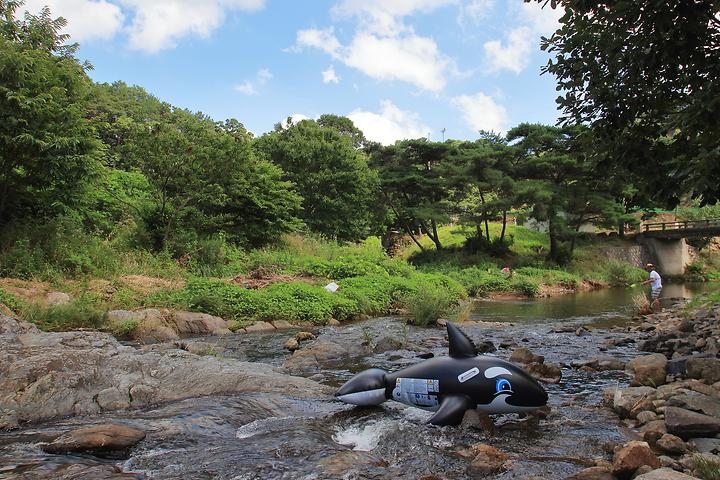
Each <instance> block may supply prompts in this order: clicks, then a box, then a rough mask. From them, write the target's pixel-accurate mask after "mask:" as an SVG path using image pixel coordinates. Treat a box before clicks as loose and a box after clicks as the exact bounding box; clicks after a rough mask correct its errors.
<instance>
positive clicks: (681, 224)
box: [643, 218, 720, 232]
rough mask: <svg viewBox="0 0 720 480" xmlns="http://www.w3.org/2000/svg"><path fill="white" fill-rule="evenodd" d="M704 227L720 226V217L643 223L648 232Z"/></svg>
mask: <svg viewBox="0 0 720 480" xmlns="http://www.w3.org/2000/svg"><path fill="white" fill-rule="evenodd" d="M704 228H720V218H709V219H705V220H679V221H676V222H662V223H646V224H644V225H643V230H644V231H646V232H662V231H665V230H691V229H704Z"/></svg>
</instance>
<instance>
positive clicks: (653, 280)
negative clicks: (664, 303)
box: [641, 263, 662, 310]
mask: <svg viewBox="0 0 720 480" xmlns="http://www.w3.org/2000/svg"><path fill="white" fill-rule="evenodd" d="M645 270H647V271H648V272H650V278H648V279H647V280H645V281H644V282H642V283H641V285H647V284H650V309H651V310H655V307H656V306H657V305H658V304H659V303H660V292H662V278H661V277H660V274H659V273H657V271H655V265H653V264H652V263H648V264H647V265H645Z"/></svg>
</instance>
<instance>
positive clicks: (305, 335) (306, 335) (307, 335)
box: [295, 332, 315, 342]
mask: <svg viewBox="0 0 720 480" xmlns="http://www.w3.org/2000/svg"><path fill="white" fill-rule="evenodd" d="M295 339H296V340H297V341H298V342H304V341H306V340H314V339H315V335H314V334H313V333H312V332H298V333H296V334H295Z"/></svg>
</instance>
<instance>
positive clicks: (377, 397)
mask: <svg viewBox="0 0 720 480" xmlns="http://www.w3.org/2000/svg"><path fill="white" fill-rule="evenodd" d="M385 375H387V372H385V370H380V369H379V368H370V369H368V370H363V371H362V372H360V373H358V374H357V375H355V376H354V377H353V378H351V379H350V380H348V381H347V382H345V385H343V386H342V387H340V389H339V390H338V391H337V392H335V398H337V399H338V400H342V401H343V402H345V403H351V404H353V405H361V406H370V405H380V404H381V403H383V402H384V401H385V400H387V396H386V395H385V391H386V385H385Z"/></svg>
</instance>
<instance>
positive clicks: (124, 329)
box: [112, 319, 139, 338]
mask: <svg viewBox="0 0 720 480" xmlns="http://www.w3.org/2000/svg"><path fill="white" fill-rule="evenodd" d="M138 325H139V323H138V321H137V320H134V319H127V320H123V321H121V322H120V323H119V324H117V325H116V326H114V327H113V329H112V334H113V335H115V336H116V337H118V338H127V337H129V336H130V334H131V333H132V332H134V331H135V329H136V328H137V327H138Z"/></svg>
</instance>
